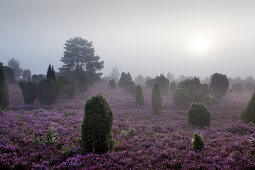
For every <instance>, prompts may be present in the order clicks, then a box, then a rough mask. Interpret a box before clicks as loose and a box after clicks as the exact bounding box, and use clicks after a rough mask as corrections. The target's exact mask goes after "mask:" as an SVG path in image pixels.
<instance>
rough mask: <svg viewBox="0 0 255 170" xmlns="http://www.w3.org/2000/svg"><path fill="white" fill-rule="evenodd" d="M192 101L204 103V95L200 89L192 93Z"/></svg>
mask: <svg viewBox="0 0 255 170" xmlns="http://www.w3.org/2000/svg"><path fill="white" fill-rule="evenodd" d="M191 101H192V102H195V103H203V101H204V95H203V94H202V93H201V92H200V91H193V92H192V93H191Z"/></svg>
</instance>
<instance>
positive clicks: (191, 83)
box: [177, 77, 201, 92]
mask: <svg viewBox="0 0 255 170" xmlns="http://www.w3.org/2000/svg"><path fill="white" fill-rule="evenodd" d="M200 87H201V83H200V80H199V78H197V77H195V78H193V79H187V80H184V81H180V82H179V83H178V84H177V88H183V89H187V90H190V91H191V92H193V91H200Z"/></svg>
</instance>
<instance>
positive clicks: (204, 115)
mask: <svg viewBox="0 0 255 170" xmlns="http://www.w3.org/2000/svg"><path fill="white" fill-rule="evenodd" d="M188 123H189V124H190V125H195V126H200V127H204V126H210V123H211V113H210V111H209V110H208V108H207V107H206V106H204V105H203V104H201V103H191V105H190V108H189V111H188Z"/></svg>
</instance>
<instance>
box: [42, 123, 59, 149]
mask: <svg viewBox="0 0 255 170" xmlns="http://www.w3.org/2000/svg"><path fill="white" fill-rule="evenodd" d="M56 141H57V140H56V137H55V136H54V134H53V132H52V127H49V128H48V131H47V133H46V139H45V141H44V143H45V144H46V145H50V144H54V143H56Z"/></svg>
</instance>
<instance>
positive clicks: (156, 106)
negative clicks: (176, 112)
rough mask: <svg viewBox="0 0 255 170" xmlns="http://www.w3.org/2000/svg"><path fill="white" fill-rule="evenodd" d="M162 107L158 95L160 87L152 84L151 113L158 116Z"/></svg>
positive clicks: (159, 95)
mask: <svg viewBox="0 0 255 170" xmlns="http://www.w3.org/2000/svg"><path fill="white" fill-rule="evenodd" d="M161 106H162V97H161V94H160V87H159V85H158V84H154V87H153V89H152V111H153V114H160V113H161Z"/></svg>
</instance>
